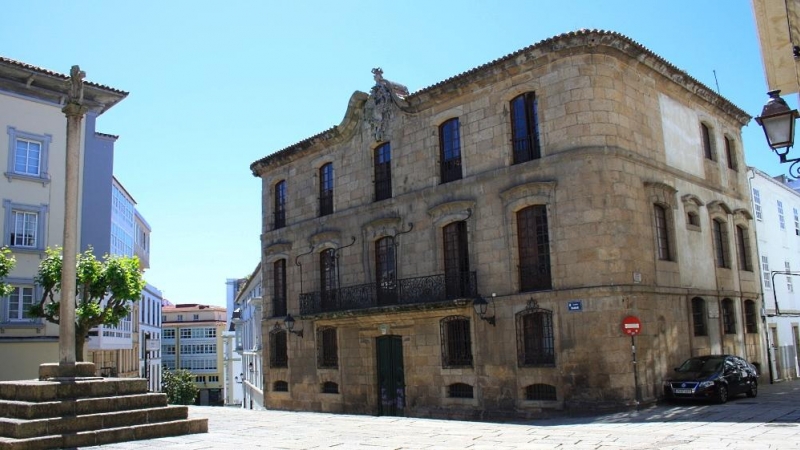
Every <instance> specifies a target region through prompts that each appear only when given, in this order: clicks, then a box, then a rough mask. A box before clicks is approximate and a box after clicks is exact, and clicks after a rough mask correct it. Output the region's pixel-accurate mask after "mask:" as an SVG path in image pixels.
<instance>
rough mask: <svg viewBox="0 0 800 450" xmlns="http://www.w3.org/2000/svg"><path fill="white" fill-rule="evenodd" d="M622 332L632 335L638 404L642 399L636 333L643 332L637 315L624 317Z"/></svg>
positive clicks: (637, 404) (634, 379) (634, 378)
mask: <svg viewBox="0 0 800 450" xmlns="http://www.w3.org/2000/svg"><path fill="white" fill-rule="evenodd" d="M622 332H623V333H625V334H627V335H628V336H630V337H631V354H632V355H633V383H634V388H635V391H636V406H639V403H641V401H642V393H641V391H640V390H639V368H638V367H637V365H636V335H638V334H639V333H641V332H642V322H641V321H640V320H639V318H638V317H636V316H627V317H625V318H624V319H622Z"/></svg>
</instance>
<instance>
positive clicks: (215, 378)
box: [208, 375, 219, 383]
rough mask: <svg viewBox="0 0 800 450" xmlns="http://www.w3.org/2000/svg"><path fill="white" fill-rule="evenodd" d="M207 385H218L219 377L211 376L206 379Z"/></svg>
mask: <svg viewBox="0 0 800 450" xmlns="http://www.w3.org/2000/svg"><path fill="white" fill-rule="evenodd" d="M208 382H209V383H219V375H211V376H209V377H208Z"/></svg>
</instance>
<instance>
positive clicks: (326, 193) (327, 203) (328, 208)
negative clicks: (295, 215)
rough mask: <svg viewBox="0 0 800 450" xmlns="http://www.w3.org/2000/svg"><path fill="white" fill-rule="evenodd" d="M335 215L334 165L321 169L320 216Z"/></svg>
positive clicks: (330, 164) (326, 165) (327, 165)
mask: <svg viewBox="0 0 800 450" xmlns="http://www.w3.org/2000/svg"><path fill="white" fill-rule="evenodd" d="M329 214H333V164H332V163H328V164H325V165H324V166H322V167H320V169H319V215H320V217H321V216H327V215H329Z"/></svg>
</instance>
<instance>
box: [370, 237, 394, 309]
mask: <svg viewBox="0 0 800 450" xmlns="http://www.w3.org/2000/svg"><path fill="white" fill-rule="evenodd" d="M394 250H395V248H394V238H393V237H392V236H387V237H384V238H381V239H378V240H377V241H375V275H376V280H375V281H376V283H377V287H378V289H377V290H378V305H379V306H381V305H394V304H396V303H397V272H396V270H395V263H396V261H395V253H394Z"/></svg>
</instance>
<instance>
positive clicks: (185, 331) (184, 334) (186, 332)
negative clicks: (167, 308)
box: [181, 328, 192, 339]
mask: <svg viewBox="0 0 800 450" xmlns="http://www.w3.org/2000/svg"><path fill="white" fill-rule="evenodd" d="M191 338H192V329H191V328H181V339H191Z"/></svg>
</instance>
